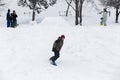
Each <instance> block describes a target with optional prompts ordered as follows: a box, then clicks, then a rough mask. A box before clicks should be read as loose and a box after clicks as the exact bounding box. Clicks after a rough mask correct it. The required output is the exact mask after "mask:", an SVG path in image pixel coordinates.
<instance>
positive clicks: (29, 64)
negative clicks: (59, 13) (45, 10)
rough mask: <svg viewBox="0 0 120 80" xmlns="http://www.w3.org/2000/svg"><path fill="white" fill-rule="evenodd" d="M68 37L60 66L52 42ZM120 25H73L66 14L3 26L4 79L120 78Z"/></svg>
mask: <svg viewBox="0 0 120 80" xmlns="http://www.w3.org/2000/svg"><path fill="white" fill-rule="evenodd" d="M61 34H64V35H65V36H66V38H65V41H64V45H63V48H62V50H61V52H60V53H61V55H60V58H59V59H58V60H57V62H56V63H57V64H58V66H53V65H51V64H50V63H49V58H50V57H51V56H53V52H52V51H51V50H52V45H53V42H54V40H56V39H57V37H58V36H59V35H61ZM119 34H120V27H119V26H110V27H108V26H106V27H100V26H96V27H90V28H89V27H85V26H83V27H73V26H71V25H69V24H68V23H67V21H65V20H64V18H62V17H48V18H45V19H44V20H43V21H42V22H41V23H40V24H35V23H34V24H27V25H23V26H18V27H17V28H1V29H0V53H1V54H0V80H119V79H120V77H119V75H120V64H119V63H120V36H119Z"/></svg>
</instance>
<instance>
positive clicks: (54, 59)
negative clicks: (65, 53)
mask: <svg viewBox="0 0 120 80" xmlns="http://www.w3.org/2000/svg"><path fill="white" fill-rule="evenodd" d="M59 56H60V55H59V52H58V51H55V55H54V57H53V58H52V61H53V62H55V61H56V60H57V59H58V58H59Z"/></svg>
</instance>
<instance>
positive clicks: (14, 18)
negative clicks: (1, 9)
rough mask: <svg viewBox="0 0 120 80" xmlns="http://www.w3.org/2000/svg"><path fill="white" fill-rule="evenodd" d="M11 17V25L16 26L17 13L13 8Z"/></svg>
mask: <svg viewBox="0 0 120 80" xmlns="http://www.w3.org/2000/svg"><path fill="white" fill-rule="evenodd" d="M11 17H12V24H11V27H16V26H17V19H16V18H17V17H18V16H17V14H16V12H15V10H13V13H12V14H11Z"/></svg>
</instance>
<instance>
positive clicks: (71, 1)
mask: <svg viewBox="0 0 120 80" xmlns="http://www.w3.org/2000/svg"><path fill="white" fill-rule="evenodd" d="M71 3H72V0H71V1H70V3H69V4H68V7H67V10H66V16H68V12H69V8H70V4H71Z"/></svg>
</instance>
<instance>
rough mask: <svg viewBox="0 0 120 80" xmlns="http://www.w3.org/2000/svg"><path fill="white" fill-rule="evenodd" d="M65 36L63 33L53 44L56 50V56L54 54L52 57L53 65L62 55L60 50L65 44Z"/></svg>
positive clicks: (54, 50)
mask: <svg viewBox="0 0 120 80" xmlns="http://www.w3.org/2000/svg"><path fill="white" fill-rule="evenodd" d="M64 39H65V36H64V35H61V36H60V37H59V38H58V39H57V40H55V42H54V44H53V48H52V51H53V52H54V56H52V57H51V58H50V60H51V61H52V64H53V65H56V63H55V61H56V60H57V59H58V58H59V56H60V54H59V53H60V50H61V48H62V46H63V42H64Z"/></svg>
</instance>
